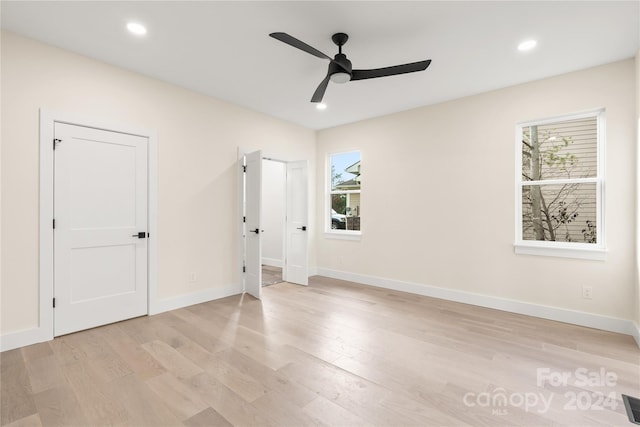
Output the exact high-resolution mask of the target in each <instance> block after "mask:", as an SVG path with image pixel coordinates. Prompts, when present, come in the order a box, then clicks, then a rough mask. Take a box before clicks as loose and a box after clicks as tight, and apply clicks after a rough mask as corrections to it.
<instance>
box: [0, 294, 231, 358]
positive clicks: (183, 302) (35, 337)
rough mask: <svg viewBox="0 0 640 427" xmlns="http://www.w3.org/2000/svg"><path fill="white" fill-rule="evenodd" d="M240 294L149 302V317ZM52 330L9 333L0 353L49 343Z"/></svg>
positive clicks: (0, 340) (0, 338)
mask: <svg viewBox="0 0 640 427" xmlns="http://www.w3.org/2000/svg"><path fill="white" fill-rule="evenodd" d="M240 293H242V285H229V286H225V287H223V288H215V289H206V290H204V291H200V292H194V293H192V294H187V295H180V296H177V297H174V298H166V299H161V300H160V299H159V300H156V301H150V302H149V315H153V314H158V313H163V312H165V311H169V310H176V309H178V308H182V307H188V306H190V305H194V304H200V303H203V302H208V301H212V300H216V299H220V298H225V297H228V296H232V295H237V294H240ZM52 339H53V330H50V331H49V330H45V329H44V328H42V327H34V328H30V329H25V330H22V331H17V332H10V333H8V334H4V335H2V336H0V351H7V350H13V349H14V348H19V347H26V346H28V345H32V344H37V343H40V342H45V341H51V340H52Z"/></svg>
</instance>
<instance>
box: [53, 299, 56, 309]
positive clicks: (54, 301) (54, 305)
mask: <svg viewBox="0 0 640 427" xmlns="http://www.w3.org/2000/svg"><path fill="white" fill-rule="evenodd" d="M53 308H56V299H55V298H54V299H53Z"/></svg>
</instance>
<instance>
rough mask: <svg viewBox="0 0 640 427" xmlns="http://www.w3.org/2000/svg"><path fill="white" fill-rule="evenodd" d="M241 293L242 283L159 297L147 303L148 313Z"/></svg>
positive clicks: (151, 313)
mask: <svg viewBox="0 0 640 427" xmlns="http://www.w3.org/2000/svg"><path fill="white" fill-rule="evenodd" d="M241 293H242V285H241V284H238V285H229V286H225V287H223V288H214V289H205V290H203V291H200V292H194V293H192V294H186V295H180V296H177V297H173V298H166V299H159V300H157V301H155V302H151V303H150V304H149V315H153V314H158V313H164V312H165V311H170V310H177V309H179V308H183V307H188V306H190V305H195V304H200V303H203V302H208V301H213V300H216V299H220V298H226V297H230V296H232V295H238V294H241Z"/></svg>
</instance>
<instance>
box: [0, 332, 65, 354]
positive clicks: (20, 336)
mask: <svg viewBox="0 0 640 427" xmlns="http://www.w3.org/2000/svg"><path fill="white" fill-rule="evenodd" d="M52 339H53V330H50V331H49V330H45V328H43V327H37V326H36V327H34V328H29V329H23V330H21V331H16V332H9V333H8V334H4V335H2V336H1V337H0V351H7V350H13V349H14V348H20V347H26V346H28V345H31V344H37V343H40V342H45V341H50V340H52Z"/></svg>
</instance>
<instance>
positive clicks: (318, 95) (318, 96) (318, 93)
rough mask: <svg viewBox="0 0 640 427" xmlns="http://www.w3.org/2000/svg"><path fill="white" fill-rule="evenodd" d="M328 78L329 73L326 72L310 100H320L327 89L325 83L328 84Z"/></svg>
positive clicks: (329, 76)
mask: <svg viewBox="0 0 640 427" xmlns="http://www.w3.org/2000/svg"><path fill="white" fill-rule="evenodd" d="M330 78H331V74H327V77H325V78H324V80H322V81H321V82H320V84H319V85H318V88H317V89H316V91H315V92H314V93H313V96H312V97H311V102H322V98H323V97H324V92H325V91H326V90H327V85H328V84H329V79H330Z"/></svg>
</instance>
